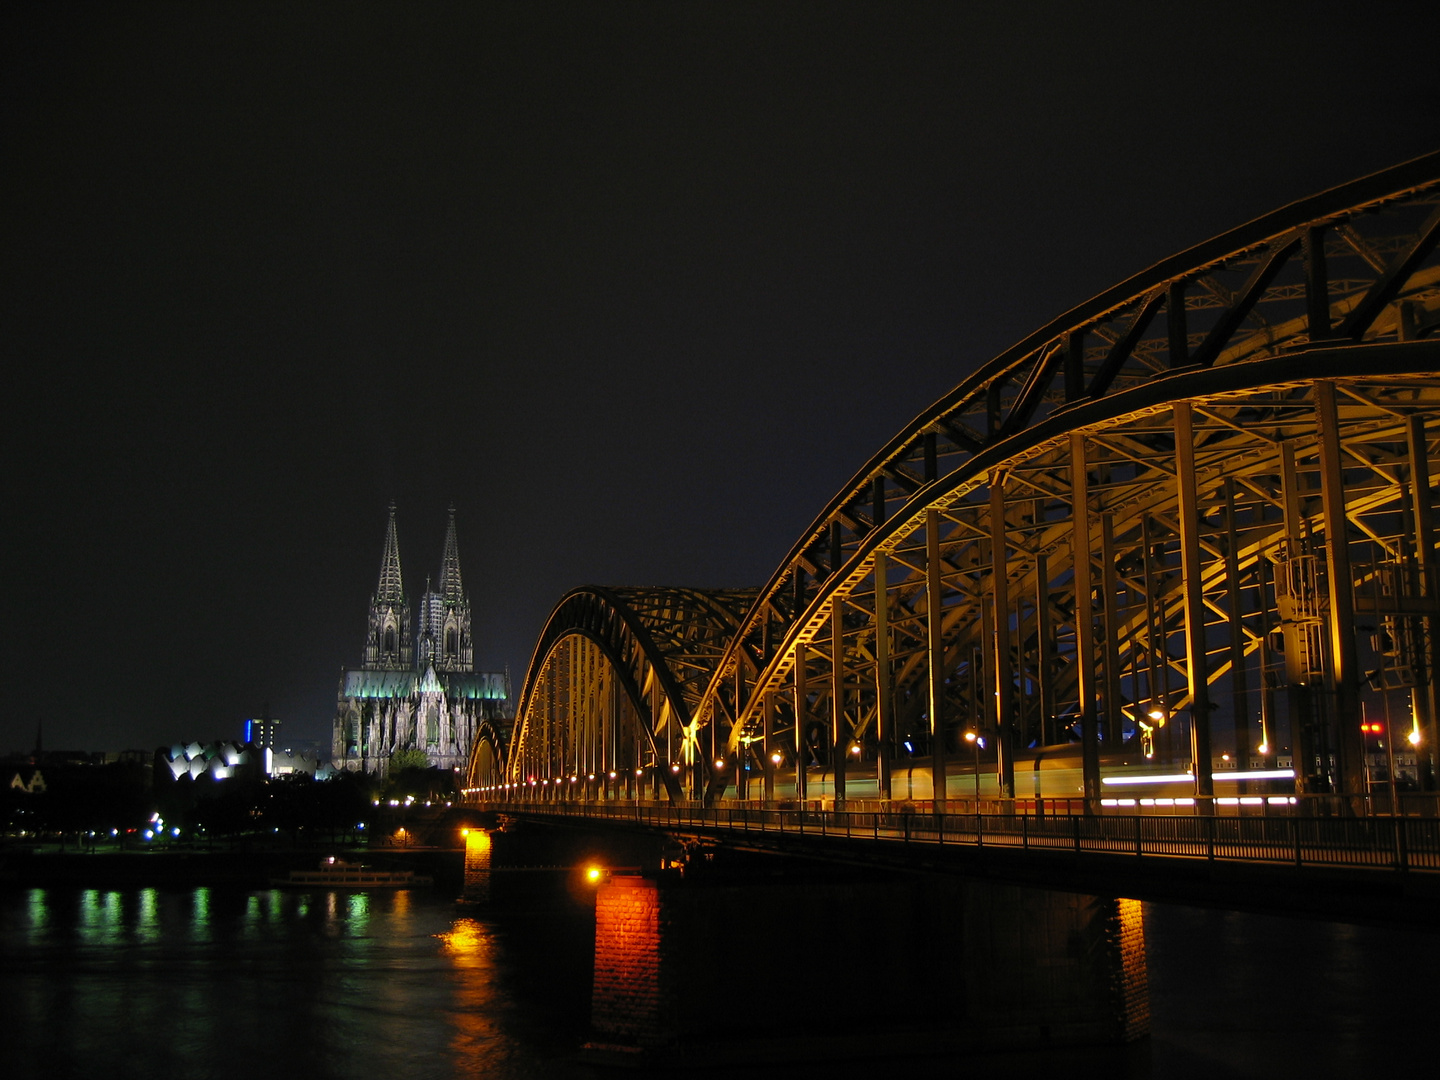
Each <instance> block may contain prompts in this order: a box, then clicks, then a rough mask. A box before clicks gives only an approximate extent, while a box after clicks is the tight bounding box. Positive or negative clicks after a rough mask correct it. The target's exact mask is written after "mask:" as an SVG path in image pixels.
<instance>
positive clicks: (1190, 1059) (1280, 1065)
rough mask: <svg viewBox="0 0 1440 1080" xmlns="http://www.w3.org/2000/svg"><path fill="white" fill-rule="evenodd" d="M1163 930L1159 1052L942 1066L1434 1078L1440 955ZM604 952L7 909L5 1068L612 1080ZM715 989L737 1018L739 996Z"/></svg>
mask: <svg viewBox="0 0 1440 1080" xmlns="http://www.w3.org/2000/svg"><path fill="white" fill-rule="evenodd" d="M1147 923H1148V926H1147V936H1148V938H1149V943H1150V958H1151V963H1150V982H1151V989H1152V1011H1153V1015H1154V1017H1155V1035H1154V1038H1153V1039H1152V1040H1151V1041H1150V1042H1149V1043H1145V1044H1141V1045H1140V1046H1138V1047H1135V1048H1132V1049H1130V1050H1125V1051H1114V1050H1108V1049H1106V1050H1096V1051H1066V1052H1063V1053H1058V1052H1057V1053H1055V1054H1049V1055H1047V1054H1043V1053H1039V1054H1036V1053H1032V1054H1011V1055H1003V1056H994V1055H991V1056H987V1057H985V1058H983V1059H974V1058H971V1059H965V1060H963V1061H962V1060H952V1059H949V1058H947V1059H945V1060H943V1061H942V1060H930V1061H929V1062H928V1063H924V1062H922V1063H921V1065H920V1067H921V1068H925V1069H936V1070H937V1071H938V1072H939V1073H940V1074H941V1075H959V1074H960V1073H961V1072H962V1071H963V1072H966V1073H976V1074H981V1075H985V1076H987V1077H989V1078H990V1080H1003V1078H1005V1077H1011V1076H1014V1077H1020V1076H1027V1077H1028V1076H1033V1075H1036V1074H1037V1073H1038V1074H1041V1075H1043V1074H1046V1073H1049V1072H1057V1071H1059V1072H1069V1073H1070V1074H1074V1073H1075V1072H1076V1071H1077V1070H1078V1071H1096V1072H1103V1073H1104V1074H1105V1075H1107V1076H1109V1077H1111V1078H1112V1080H1122V1078H1139V1077H1148V1076H1152V1075H1153V1076H1164V1077H1167V1078H1185V1077H1205V1078H1206V1080H1215V1078H1217V1077H1226V1076H1252V1075H1273V1076H1284V1075H1315V1076H1322V1075H1356V1076H1359V1075H1367V1074H1369V1075H1375V1071H1374V1070H1375V1069H1376V1068H1378V1067H1380V1066H1384V1068H1385V1069H1386V1070H1389V1071H1391V1072H1394V1073H1395V1074H1396V1075H1401V1074H1406V1073H1407V1072H1408V1073H1413V1074H1414V1075H1428V1072H1427V1068H1428V1067H1429V1066H1432V1065H1433V1060H1432V1059H1430V1058H1429V1057H1428V1056H1427V1054H1426V1049H1425V1047H1426V1043H1425V1040H1423V1039H1416V1038H1414V1037H1413V1034H1412V1033H1408V1032H1407V1031H1406V1030H1405V1029H1404V1026H1403V1024H1401V1023H1400V1022H1399V1020H1400V1019H1401V1018H1403V1016H1404V1015H1405V1013H1406V1010H1408V1009H1409V1008H1411V1006H1412V1005H1413V1002H1414V1001H1415V1000H1417V999H1416V998H1415V997H1414V988H1415V986H1416V985H1417V982H1423V983H1424V985H1425V986H1426V987H1427V988H1428V985H1429V980H1430V979H1431V977H1432V975H1431V973H1432V972H1433V971H1434V970H1435V968H1436V966H1437V965H1440V938H1437V937H1435V936H1433V935H1416V934H1407V933H1404V932H1399V931H1384V930H1377V929H1375V928H1364V927H1361V928H1357V927H1347V926H1336V925H1331V924H1309V923H1300V922H1295V921H1290V920H1282V919H1265V918H1261V917H1258V916H1249V915H1236V914H1230V913H1224V912H1217V911H1200V910H1193V909H1181V908H1168V909H1167V908H1156V907H1153V906H1150V907H1147ZM586 933H587V931H586V924H585V923H584V922H583V921H576V920H570V921H568V922H567V921H566V920H565V919H563V918H560V917H559V916H558V915H557V913H556V912H554V911H533V912H531V911H526V912H511V913H508V914H506V915H505V916H503V917H494V918H491V917H474V916H468V915H457V914H456V912H455V910H454V908H453V906H452V905H451V904H450V903H449V902H448V900H446V899H444V898H441V897H436V896H434V895H433V894H428V893H420V892H416V893H407V892H398V893H391V894H384V893H375V894H365V893H328V892H317V893H309V894H304V893H298V894H297V893H286V892H282V891H276V890H262V891H255V892H247V891H239V890H225V889H219V888H216V889H196V890H156V889H130V890H97V889H86V890H80V889H71V890H65V889H26V890H17V891H9V892H7V891H3V890H0V1002H3V1003H4V1024H5V1027H4V1030H5V1032H6V1043H7V1046H6V1052H5V1057H4V1059H3V1060H4V1067H3V1069H0V1073H3V1075H4V1076H5V1077H6V1080H27V1078H31V1077H35V1078H40V1077H46V1078H49V1077H54V1076H90V1075H105V1076H107V1077H110V1076H114V1077H119V1078H122V1080H124V1078H129V1077H136V1078H140V1077H144V1078H147V1080H148V1078H151V1077H157V1076H165V1077H171V1076H173V1077H204V1078H214V1080H231V1078H234V1080H241V1078H244V1080H250V1078H252V1077H253V1076H255V1075H272V1074H273V1075H308V1076H311V1077H315V1078H329V1077H336V1078H340V1077H355V1076H370V1075H374V1076H384V1077H386V1078H387V1080H444V1078H450V1077H456V1078H458V1077H474V1076H483V1077H486V1078H487V1080H531V1078H543V1080H549V1078H552V1077H560V1078H563V1077H588V1076H590V1075H592V1074H591V1073H590V1072H589V1071H588V1070H586V1069H585V1068H584V1067H581V1066H578V1065H575V1064H573V1063H572V1062H571V1061H570V1060H569V1055H570V1054H571V1053H572V1052H573V1051H574V1049H575V1048H576V1047H578V1045H579V1044H580V1042H582V1041H583V1039H584V1037H585V1024H586V1017H587V1007H588V991H589V978H588V951H587V946H588V941H587V937H586ZM714 986H715V992H716V1003H717V1007H723V1003H724V1000H725V995H726V994H728V993H730V992H731V988H730V987H731V984H728V983H726V982H725V981H724V980H721V981H719V982H717V983H715V984H714ZM802 989H803V988H802ZM824 989H825V991H826V992H830V991H833V988H824ZM1427 993H1428V989H1427ZM1427 1000H1428V999H1427ZM740 1035H743V1033H737V1036H740ZM909 1049H911V1050H913V1049H914V1047H910V1048H909ZM902 1056H906V1057H908V1053H907V1054H905V1055H902ZM1427 1062H1428V1063H1429V1065H1427ZM886 1063H887V1062H885V1061H881V1062H877V1061H875V1060H874V1059H870V1060H865V1061H860V1060H851V1061H843V1062H834V1061H829V1062H824V1063H819V1062H815V1063H812V1065H807V1066H803V1067H801V1066H797V1065H796V1064H795V1063H794V1062H788V1063H786V1064H784V1065H782V1064H780V1063H778V1062H772V1063H770V1064H767V1063H766V1062H764V1061H760V1060H753V1059H750V1060H747V1061H746V1068H745V1070H744V1071H745V1072H747V1073H750V1074H755V1075H773V1076H777V1077H778V1076H784V1077H786V1078H787V1080H799V1078H803V1077H809V1076H815V1077H821V1076H823V1077H825V1080H842V1078H848V1077H851V1076H867V1077H868V1076H872V1075H873V1074H874V1072H875V1070H876V1068H877V1065H878V1066H879V1067H881V1068H882V1069H883V1067H884V1066H885V1064H886ZM888 1063H889V1064H892V1065H894V1066H895V1067H896V1068H899V1067H909V1066H910V1065H911V1064H913V1062H900V1061H892V1062H888ZM1092 1067H1093V1068H1092ZM767 1070H768V1071H767Z"/></svg>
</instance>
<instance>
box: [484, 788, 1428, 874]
mask: <svg viewBox="0 0 1440 1080" xmlns="http://www.w3.org/2000/svg"><path fill="white" fill-rule="evenodd" d="M488 808H489V809H493V810H496V811H499V812H502V813H516V814H526V815H542V816H547V817H565V818H601V819H609V820H613V821H628V822H634V823H636V824H640V825H647V826H651V827H655V828H662V829H694V830H700V831H711V832H725V833H735V832H739V833H751V832H754V833H778V834H785V835H792V836H796V837H800V836H806V837H820V838H829V837H835V838H837V839H842V838H843V839H849V840H859V841H867V840H868V841H872V842H876V843H887V844H892V843H894V844H915V845H935V846H945V845H969V846H972V847H976V848H984V847H993V848H1005V849H1012V850H1014V849H1019V850H1030V849H1034V850H1035V851H1037V852H1046V851H1049V852H1055V851H1068V852H1074V853H1081V854H1086V853H1089V854H1108V855H1124V856H1134V857H1136V858H1140V857H1160V858H1186V859H1207V860H1224V861H1239V862H1262V863H1272V864H1282V865H1291V866H1297V867H1298V866H1329V867H1337V866H1350V867H1370V868H1377V869H1391V870H1400V871H1410V870H1422V871H1440V819H1436V818H1420V817H1410V818H1406V817H1300V816H1293V815H1291V816H1284V817H1239V816H1235V817H1225V816H1200V817H1177V816H1160V815H1140V814H1133V815H1121V814H1108V815H1093V816H1083V815H1079V814H1072V815H1054V814H1052V815H1048V816H1040V815H1035V814H1016V813H986V812H984V811H983V810H982V811H977V812H973V813H945V814H940V815H937V814H934V813H921V812H919V811H918V810H911V809H908V808H905V809H886V810H879V809H858V810H856V809H846V810H821V809H812V808H804V809H776V808H751V807H740V806H729V805H727V806H719V807H701V806H674V805H671V804H668V803H660V802H656V803H646V802H594V803H581V802H574V803H566V802H558V803H543V802H517V803H494V804H489V805H488Z"/></svg>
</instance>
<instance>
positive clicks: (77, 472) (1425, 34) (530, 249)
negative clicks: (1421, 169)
mask: <svg viewBox="0 0 1440 1080" xmlns="http://www.w3.org/2000/svg"><path fill="white" fill-rule="evenodd" d="M16 7H19V5H13V6H11V7H10V8H7V11H8V14H7V16H6V17H5V19H6V21H5V25H3V26H0V79H3V86H0V115H3V124H4V127H3V132H4V135H3V138H4V145H3V167H0V184H3V190H4V196H5V198H4V213H3V218H0V220H3V235H0V259H3V268H4V269H3V275H4V276H3V286H4V288H3V306H0V312H3V316H0V317H3V324H0V350H3V358H4V370H5V372H6V374H5V376H4V384H3V385H4V386H5V389H6V393H5V395H4V398H3V400H4V403H5V422H4V425H3V431H4V484H5V487H4V506H3V518H0V525H3V527H0V536H3V542H4V566H5V572H6V574H7V579H8V581H7V583H8V584H9V586H10V588H9V589H8V590H7V592H8V593H9V594H10V595H11V597H12V598H13V599H14V600H15V601H16V603H15V605H14V606H13V607H12V608H11V609H10V611H9V615H8V617H7V618H5V619H4V622H5V624H6V632H5V634H4V636H3V639H0V640H3V642H4V685H5V693H4V696H3V703H0V751H4V750H10V749H28V748H29V747H30V746H31V745H32V744H33V740H34V736H35V730H36V724H37V721H40V720H42V719H43V722H44V733H45V734H44V740H45V744H46V746H47V747H77V748H87V749H119V748H122V747H141V748H145V749H151V748H153V747H155V746H156V745H159V744H161V743H169V742H172V741H175V740H180V739H185V740H188V739H201V740H208V739H213V738H219V737H234V736H237V735H239V733H240V722H241V720H242V719H243V718H244V717H246V716H249V715H253V714H256V713H258V712H259V710H260V709H261V708H262V707H263V706H264V705H265V704H266V703H267V702H268V703H269V704H270V707H271V710H272V712H273V713H274V714H275V715H277V716H279V717H280V718H281V719H282V720H284V721H285V722H286V724H287V727H286V731H287V734H288V735H289V736H290V737H291V738H292V739H307V738H308V739H323V740H325V741H326V744H327V746H328V739H329V723H330V718H331V715H332V713H333V710H334V703H335V689H336V680H337V678H338V675H339V671H340V668H341V665H342V664H347V663H354V662H356V661H357V660H358V658H359V650H360V645H361V639H362V636H363V630H364V624H365V612H366V605H367V603H368V598H369V594H370V592H371V591H372V590H373V589H374V587H375V583H376V577H377V574H378V571H379V561H380V550H381V543H382V539H383V534H384V524H385V507H386V504H387V503H388V501H389V500H390V499H392V498H393V499H394V500H395V501H396V503H397V504H398V507H399V512H398V513H399V526H400V550H401V556H402V560H403V564H404V569H405V573H406V584H407V587H408V588H409V590H410V592H411V593H412V594H415V593H418V592H419V591H420V589H421V588H422V587H423V585H424V579H425V577H426V575H427V574H432V573H437V572H438V568H439V561H440V555H441V544H442V539H443V532H444V522H445V507H446V504H447V503H448V502H449V501H450V500H454V502H455V503H456V505H457V506H458V508H459V511H458V521H459V530H460V554H461V561H462V566H463V569H464V574H465V582H466V586H467V588H468V590H469V592H470V595H471V600H472V604H473V606H474V610H475V613H476V615H475V618H476V637H477V659H478V660H479V661H480V663H481V664H482V666H485V667H489V668H494V667H500V666H503V665H508V666H509V668H510V670H511V672H512V675H513V677H514V680H515V683H516V685H517V688H518V684H519V682H520V679H521V678H522V676H523V673H524V670H525V667H526V665H527V663H528V662H529V658H530V649H531V647H532V644H533V642H534V640H535V637H536V635H537V634H538V632H539V630H540V628H541V625H542V624H543V622H544V620H545V618H546V616H547V615H548V614H549V611H550V609H551V607H552V606H553V604H554V603H555V601H556V600H557V599H558V598H559V597H560V596H561V594H562V593H564V592H565V591H566V590H567V589H570V588H572V587H574V586H576V585H581V584H587V583H597V584H616V585H624V584H690V585H700V586H706V585H755V584H760V583H762V582H763V581H764V580H765V579H766V578H767V576H768V575H769V573H770V572H771V571H772V570H773V569H774V567H775V565H776V564H777V563H778V561H779V560H780V558H781V557H782V556H783V555H784V553H785V551H786V550H787V549H788V548H789V546H790V545H791V543H792V542H793V541H794V540H795V538H796V537H797V535H798V534H799V532H800V531H801V529H802V528H803V527H804V526H805V525H806V524H808V522H809V521H810V520H811V518H812V517H813V516H814V515H815V514H816V513H817V512H818V511H819V510H820V508H821V507H822V506H823V504H824V503H825V501H826V500H827V499H828V498H829V497H830V496H831V495H832V494H833V493H834V491H835V490H836V489H837V488H838V487H839V486H840V485H841V484H842V483H843V482H844V481H845V480H846V479H847V478H848V477H849V476H850V475H851V474H852V473H853V472H854V471H855V470H856V469H858V468H859V467H860V466H861V465H862V464H863V463H864V461H865V460H866V458H868V456H869V455H870V454H871V453H873V452H874V451H875V450H876V449H877V448H878V447H879V445H880V444H881V443H882V442H883V441H885V440H886V439H887V438H889V437H890V436H892V435H893V434H895V433H896V431H898V430H899V429H900V428H901V427H902V426H904V425H905V424H906V423H907V422H908V421H909V420H910V419H911V418H912V417H913V416H914V415H915V414H916V413H918V412H919V411H920V410H921V409H923V408H924V407H925V406H926V405H927V404H928V403H929V402H930V401H932V400H934V399H935V398H937V397H938V396H940V395H941V394H942V393H943V392H944V391H945V390H947V389H949V388H950V387H951V386H952V385H954V384H955V383H957V382H958V381H959V380H960V379H961V378H963V377H964V376H965V375H966V374H967V373H968V372H969V371H971V370H972V369H973V368H974V367H976V366H977V365H978V364H980V363H981V362H983V361H985V360H987V359H988V358H990V357H991V356H993V355H994V354H996V353H997V352H999V351H1000V350H1002V349H1003V348H1005V347H1006V346H1008V345H1010V344H1011V343H1013V342H1014V341H1015V340H1017V339H1018V338H1020V337H1022V336H1023V335H1025V334H1026V333H1028V332H1029V331H1030V330H1032V329H1034V328H1035V327H1037V326H1039V325H1040V324H1041V323H1043V322H1045V321H1047V320H1048V319H1050V318H1051V317H1053V316H1055V315H1057V314H1059V313H1061V312H1063V311H1064V310H1066V309H1067V308H1069V307H1071V306H1072V305H1074V304H1076V303H1078V302H1080V301H1081V300H1083V299H1085V298H1086V297H1087V296H1089V295H1091V294H1093V293H1095V292H1098V291H1099V290H1101V289H1103V288H1104V287H1106V286H1108V285H1110V284H1113V283H1114V282H1115V281H1117V280H1119V279H1121V278H1123V277H1126V276H1128V275H1129V274H1131V273H1134V272H1136V271H1138V270H1140V269H1143V268H1144V267H1145V266H1147V265H1149V264H1151V263H1153V262H1155V261H1157V260H1159V259H1161V258H1163V257H1164V256H1166V255H1169V254H1171V253H1173V252H1175V251H1177V250H1179V249H1181V248H1184V247H1188V246H1189V245H1191V244H1194V243H1197V242H1199V241H1201V240H1204V239H1206V238H1207V237H1209V236H1211V235H1214V234H1215V233H1218V232H1222V231H1224V230H1226V229H1228V228H1230V227H1233V226H1235V225H1238V224H1240V223H1242V222H1243V221H1245V220H1247V219H1249V218H1252V217H1255V216H1257V215H1259V214H1261V213H1263V212H1265V211H1268V210H1271V209H1273V208H1275V207H1277V206H1279V205H1281V204H1283V203H1286V202H1289V201H1291V200H1293V199H1296V198H1300V197H1302V196H1304V195H1308V194H1311V193H1313V192H1315V191H1318V190H1321V189H1323V188H1326V187H1330V186H1333V185H1334V184H1337V183H1341V182H1343V181H1345V180H1348V179H1351V178H1353V177H1355V176H1358V175H1361V174H1364V173H1367V172H1371V171H1374V170H1376V169H1380V168H1383V167H1385V166H1387V165H1391V164H1394V163H1396V162H1399V161H1402V160H1405V159H1408V158H1411V157H1415V156H1418V155H1419V154H1422V153H1425V152H1428V151H1431V150H1435V149H1436V148H1437V147H1440V62H1437V54H1436V42H1437V40H1440V35H1437V30H1440V25H1437V22H1440V20H1437V18H1436V16H1435V14H1434V11H1435V10H1436V9H1437V8H1440V5H1434V4H1414V5H1404V4H1401V5H1397V4H1387V3H1377V2H1373V0H1372V2H1368V3H1365V4H1353V5H1352V4H1332V3H1324V2H1308V3H1294V4H1282V3H1271V2H1266V3H1256V2H1253V0H1251V2H1247V3H1229V2H1211V3H1205V4H1194V3H1183V4H1180V3H1175V4H1171V3H1162V2H1159V0H1150V2H1146V3H1137V4H1108V5H1091V4H1076V3H1063V4H1061V3H1030V4H1025V3H995V4H960V3H954V4H943V5H930V4H900V3H894V2H884V3H875V4H844V3H827V4H784V3H775V2H765V3H731V4H715V3H685V4H671V3H654V4H635V3H592V4H585V5H581V4H576V3H570V4H559V5H547V4H534V3H523V4H515V5H501V4H489V5H485V4H471V3H466V4H461V5H455V6H446V5H441V4H425V5H413V4H350V3H347V4H339V5H322V4H303V5H297V4H290V3H286V4H279V5H274V6H261V5H255V4H230V5H157V4H145V5H120V4H116V5H95V6H73V5H62V4H46V5H34V6H33V10H29V11H28V12H26V11H23V10H22V11H21V12H20V13H18V14H17V12H16V11H15V8H16ZM1097 7H1098V8H1099V10H1098V12H1097V11H1096V10H1095V9H1096V8H1097Z"/></svg>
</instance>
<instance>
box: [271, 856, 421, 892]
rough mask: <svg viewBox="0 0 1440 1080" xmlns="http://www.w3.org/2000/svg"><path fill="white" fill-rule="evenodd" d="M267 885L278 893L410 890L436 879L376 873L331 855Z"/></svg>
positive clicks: (394, 872) (393, 872) (395, 872)
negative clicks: (294, 891) (280, 891)
mask: <svg viewBox="0 0 1440 1080" xmlns="http://www.w3.org/2000/svg"><path fill="white" fill-rule="evenodd" d="M270 884H271V885H272V886H274V887H275V888H277V889H287V888H324V889H409V888H414V887H418V886H422V885H433V884H435V879H434V878H432V877H429V876H427V875H425V874H417V873H415V871H413V870H377V869H376V868H375V867H373V866H364V865H362V864H360V863H352V862H347V861H346V860H344V859H337V858H336V857H335V856H333V855H331V856H329V857H328V858H325V859H321V860H320V866H319V867H318V868H317V869H315V870H291V871H290V873H289V874H288V875H286V876H285V877H272V878H271V879H270Z"/></svg>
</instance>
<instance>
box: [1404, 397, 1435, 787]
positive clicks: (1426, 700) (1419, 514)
mask: <svg viewBox="0 0 1440 1080" xmlns="http://www.w3.org/2000/svg"><path fill="white" fill-rule="evenodd" d="M1405 434H1406V440H1405V441H1406V450H1407V451H1408V456H1409V459H1410V469H1409V472H1410V518H1411V521H1412V522H1413V523H1414V524H1413V528H1414V531H1415V562H1416V565H1417V568H1418V571H1419V573H1418V575H1417V576H1418V577H1419V579H1420V580H1419V585H1420V588H1419V590H1418V593H1419V597H1420V598H1421V603H1423V604H1424V607H1425V614H1424V615H1422V616H1419V617H1417V618H1416V619H1415V621H1414V624H1413V625H1414V630H1415V634H1414V637H1415V651H1416V652H1417V654H1418V655H1419V657H1420V659H1421V660H1422V661H1423V663H1424V666H1425V670H1424V672H1417V673H1416V674H1417V676H1419V677H1418V678H1417V679H1416V687H1415V693H1414V694H1413V695H1412V704H1411V708H1413V709H1414V710H1415V721H1416V724H1415V726H1416V728H1417V729H1418V730H1419V732H1420V745H1419V747H1417V748H1416V750H1417V752H1416V761H1417V762H1418V761H1424V762H1427V763H1428V772H1429V776H1428V777H1426V775H1425V774H1426V771H1427V770H1426V769H1425V768H1422V769H1421V770H1420V774H1421V777H1422V779H1424V781H1425V786H1426V788H1427V789H1429V790H1434V789H1435V788H1436V787H1437V786H1440V746H1437V743H1440V722H1437V721H1440V686H1437V684H1436V676H1437V675H1440V671H1437V669H1436V659H1437V658H1436V648H1435V646H1436V642H1435V636H1436V630H1437V627H1436V625H1435V614H1434V611H1435V595H1436V588H1435V586H1436V581H1435V530H1434V518H1433V513H1432V509H1433V508H1432V507H1431V505H1430V444H1429V440H1428V439H1427V437H1426V435H1425V418H1424V417H1423V416H1418V415H1417V416H1412V417H1410V419H1409V422H1408V424H1407V426H1406V431H1405Z"/></svg>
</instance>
